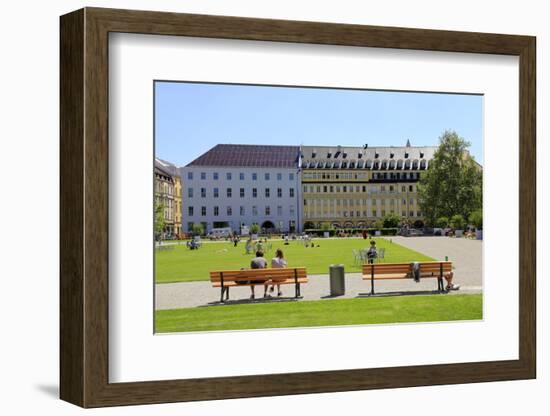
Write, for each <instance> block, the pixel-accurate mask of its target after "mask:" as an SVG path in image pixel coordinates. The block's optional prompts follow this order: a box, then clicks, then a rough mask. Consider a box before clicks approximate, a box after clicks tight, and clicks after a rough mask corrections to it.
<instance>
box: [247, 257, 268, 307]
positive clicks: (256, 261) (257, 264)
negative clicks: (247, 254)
mask: <svg viewBox="0 0 550 416" xmlns="http://www.w3.org/2000/svg"><path fill="white" fill-rule="evenodd" d="M266 267H267V260H266V259H265V258H264V253H263V251H261V250H258V251H256V257H254V258H253V259H252V260H251V261H250V268H251V269H265V268H266ZM262 282H263V280H251V281H250V283H251V284H250V291H251V292H252V295H251V296H250V299H254V297H255V296H254V284H255V283H262ZM267 287H268V285H267V284H266V285H264V289H265V290H264V298H265V297H267Z"/></svg>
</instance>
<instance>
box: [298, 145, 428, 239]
mask: <svg viewBox="0 0 550 416" xmlns="http://www.w3.org/2000/svg"><path fill="white" fill-rule="evenodd" d="M436 149H437V147H435V146H434V147H413V146H410V144H409V143H407V146H404V147H376V148H369V147H367V146H365V147H343V146H303V147H302V155H301V175H302V178H301V179H302V199H303V202H302V203H303V224H304V228H305V229H308V228H320V227H321V224H322V223H324V222H329V223H330V224H332V225H333V227H334V228H363V227H370V226H373V225H374V222H375V221H377V220H379V219H381V218H383V217H384V216H385V215H387V214H390V213H393V214H396V215H398V216H400V217H401V218H402V220H404V221H407V222H410V223H411V224H414V223H417V224H419V223H420V222H423V217H422V212H421V211H420V207H419V204H418V197H417V183H418V180H419V179H420V177H421V175H422V173H423V171H425V170H426V169H428V166H429V161H430V160H431V159H432V157H433V154H434V152H435V150H436Z"/></svg>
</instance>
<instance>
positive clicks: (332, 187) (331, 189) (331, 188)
mask: <svg viewBox="0 0 550 416" xmlns="http://www.w3.org/2000/svg"><path fill="white" fill-rule="evenodd" d="M329 189H330V193H332V192H334V186H333V185H330V188H329Z"/></svg>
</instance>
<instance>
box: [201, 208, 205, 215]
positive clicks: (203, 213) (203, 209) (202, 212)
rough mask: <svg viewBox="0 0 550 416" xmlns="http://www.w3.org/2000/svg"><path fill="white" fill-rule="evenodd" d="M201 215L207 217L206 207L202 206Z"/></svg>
mask: <svg viewBox="0 0 550 416" xmlns="http://www.w3.org/2000/svg"><path fill="white" fill-rule="evenodd" d="M201 216H203V217H206V207H201Z"/></svg>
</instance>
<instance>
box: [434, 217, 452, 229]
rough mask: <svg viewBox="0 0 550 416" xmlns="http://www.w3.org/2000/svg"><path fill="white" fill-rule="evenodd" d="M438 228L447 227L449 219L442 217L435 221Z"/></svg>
mask: <svg viewBox="0 0 550 416" xmlns="http://www.w3.org/2000/svg"><path fill="white" fill-rule="evenodd" d="M435 226H436V227H437V228H447V227H448V226H449V219H448V218H447V217H440V218H438V219H437V220H436V221H435Z"/></svg>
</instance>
